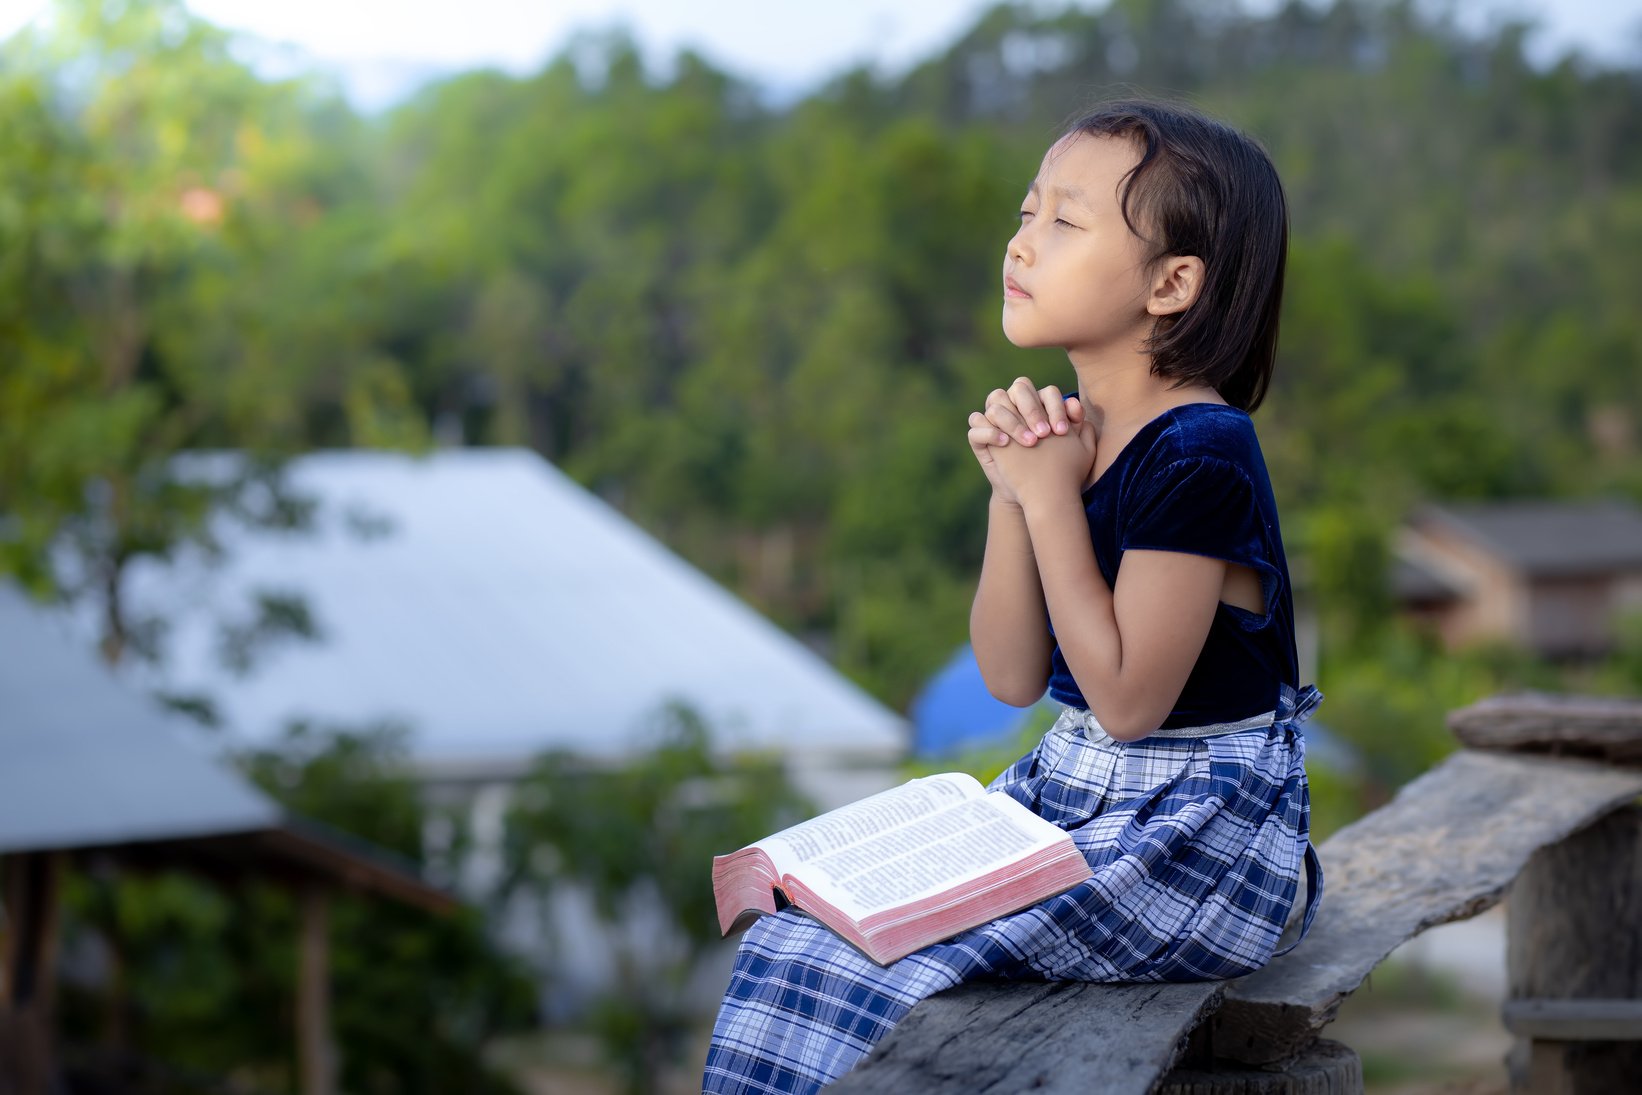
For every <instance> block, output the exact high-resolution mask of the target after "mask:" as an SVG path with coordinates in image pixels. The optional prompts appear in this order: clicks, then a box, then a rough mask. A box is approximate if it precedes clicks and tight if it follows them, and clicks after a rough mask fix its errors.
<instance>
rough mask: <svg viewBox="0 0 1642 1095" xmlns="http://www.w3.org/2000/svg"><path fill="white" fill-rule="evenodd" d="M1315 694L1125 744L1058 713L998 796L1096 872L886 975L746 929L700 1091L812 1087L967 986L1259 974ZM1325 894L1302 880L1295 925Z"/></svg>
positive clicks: (1296, 870) (826, 941) (849, 950)
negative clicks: (918, 1010) (934, 998)
mask: <svg viewBox="0 0 1642 1095" xmlns="http://www.w3.org/2000/svg"><path fill="white" fill-rule="evenodd" d="M1318 699H1320V695H1319V694H1318V693H1317V691H1316V689H1314V688H1310V687H1307V688H1305V689H1302V690H1300V691H1298V692H1296V691H1295V690H1294V689H1291V688H1287V687H1285V688H1284V690H1283V697H1282V701H1281V703H1280V705H1279V707H1278V710H1277V712H1276V716H1275V718H1274V719H1273V721H1272V723H1271V725H1270V726H1266V727H1260V728H1257V729H1249V730H1239V731H1235V732H1231V733H1225V734H1217V735H1213V736H1206V737H1148V738H1143V739H1141V740H1140V741H1137V742H1130V743H1123V742H1118V741H1114V740H1113V739H1111V738H1110V737H1107V736H1106V735H1105V734H1104V733H1102V732H1101V731H1100V730H1099V729H1098V728H1093V727H1090V728H1085V725H1084V720H1083V718H1081V717H1080V716H1079V713H1074V712H1070V711H1068V712H1066V713H1065V714H1063V715H1062V717H1061V718H1060V720H1059V721H1057V722H1056V724H1055V726H1054V727H1053V728H1052V729H1051V730H1050V731H1049V732H1048V733H1047V734H1046V735H1044V738H1043V740H1042V741H1041V742H1040V743H1039V744H1038V747H1037V748H1036V749H1034V750H1033V751H1032V752H1031V753H1029V754H1027V755H1026V756H1025V757H1022V758H1021V759H1020V760H1019V761H1017V762H1015V764H1014V766H1013V767H1011V768H1010V769H1009V770H1008V771H1007V772H1005V773H1004V774H1003V775H1001V776H999V777H998V778H997V779H996V780H995V781H993V784H992V788H993V789H994V790H1002V791H1005V792H1007V793H1008V794H1010V795H1012V796H1013V797H1015V798H1016V799H1019V800H1020V801H1021V802H1023V803H1025V804H1026V805H1027V806H1028V807H1030V808H1031V809H1033V810H1035V811H1037V813H1039V814H1041V815H1042V816H1043V817H1046V818H1048V819H1049V820H1050V821H1053V822H1054V823H1055V824H1057V825H1060V826H1061V827H1062V828H1065V829H1067V830H1068V831H1070V832H1071V834H1072V839H1073V841H1074V842H1076V844H1077V846H1078V848H1079V849H1080V850H1081V851H1082V852H1083V855H1084V857H1085V858H1086V859H1087V860H1088V861H1089V865H1090V867H1092V868H1093V869H1094V877H1092V878H1091V879H1089V880H1088V881H1087V882H1084V883H1081V884H1080V885H1078V886H1076V887H1074V888H1073V889H1071V890H1068V891H1067V892H1066V893H1064V894H1061V895H1060V896H1058V897H1053V898H1050V899H1049V900H1048V901H1045V902H1043V903H1042V904H1040V905H1036V906H1034V907H1032V908H1030V909H1027V910H1025V911H1023V912H1019V913H1015V914H1013V915H1011V916H1005V917H1003V918H1001V919H998V920H994V921H992V922H991V923H989V924H984V925H982V926H981V927H979V928H975V929H972V930H970V931H967V932H964V933H963V934H961V935H959V936H957V937H955V938H954V939H951V940H949V941H948V942H945V943H937V944H935V945H934V946H931V947H927V948H925V949H924V950H921V951H918V952H916V953H914V954H910V955H908V956H907V957H905V958H903V959H901V960H900V961H898V962H895V963H893V964H892V965H890V966H887V967H886V966H879V965H877V964H876V963H874V962H873V961H871V960H870V959H868V958H866V957H865V956H863V955H862V954H861V953H860V952H859V951H857V950H855V949H854V948H853V947H851V946H850V945H849V944H847V943H845V942H843V941H842V940H841V939H839V938H838V937H837V936H836V935H834V934H833V933H832V932H831V931H829V930H827V929H826V928H823V927H821V926H820V925H819V924H818V923H816V922H815V921H814V920H811V919H809V918H808V917H806V916H803V915H801V914H799V913H797V912H795V911H793V910H791V909H788V910H785V911H783V912H781V913H779V914H777V915H775V916H766V917H763V918H761V919H760V920H758V921H757V922H756V923H754V924H753V926H752V927H751V928H749V929H748V931H747V933H746V935H745V936H743V938H742V941H741V947H740V951H739V952H738V954H737V958H736V965H735V972H734V973H733V975H732V976H731V979H730V986H729V989H728V990H727V991H726V992H725V996H724V1002H723V1005H722V1007H721V1008H720V1010H719V1014H718V1021H717V1023H716V1024H715V1026H714V1028H713V1040H712V1046H711V1048H710V1049H709V1051H708V1054H707V1068H706V1073H705V1075H704V1078H703V1081H702V1089H703V1091H704V1092H713V1093H723V1095H753V1093H763V1092H813V1091H815V1090H817V1089H818V1088H820V1087H821V1086H822V1085H823V1084H826V1083H828V1082H830V1081H832V1080H834V1079H836V1078H837V1077H839V1076H840V1075H842V1074H843V1073H844V1072H846V1071H848V1070H849V1069H850V1068H851V1067H852V1066H853V1065H854V1064H855V1063H856V1062H857V1061H859V1060H860V1059H861V1058H862V1057H863V1056H865V1055H866V1053H867V1052H868V1051H869V1050H870V1049H871V1048H872V1047H873V1046H874V1045H876V1044H877V1042H878V1041H879V1040H880V1039H881V1038H883V1037H884V1035H885V1034H887V1033H888V1032H889V1030H890V1028H891V1027H893V1026H894V1025H895V1024H896V1023H897V1022H899V1021H900V1019H901V1017H902V1016H904V1015H905V1014H906V1013H907V1012H908V1011H909V1010H910V1009H911V1008H912V1006H913V1005H914V1004H916V1003H917V1002H918V1001H919V1000H922V999H923V998H925V997H926V996H930V995H932V994H934V993H936V992H939V991H941V990H942V989H945V988H950V987H951V986H953V985H956V984H959V983H960V982H963V981H973V980H982V979H1009V980H1051V981H1209V980H1218V979H1221V978H1228V977H1238V976H1241V975H1243V974H1245V973H1249V972H1252V971H1253V970H1256V969H1259V968H1260V967H1261V966H1263V965H1265V963H1266V962H1267V961H1269V960H1270V959H1271V957H1272V955H1273V954H1274V953H1275V952H1276V948H1277V940H1278V937H1279V935H1281V934H1282V931H1283V926H1284V923H1285V922H1286V921H1287V919H1288V916H1289V912H1290V910H1291V909H1292V907H1293V905H1294V901H1295V897H1296V894H1297V892H1298V889H1299V879H1300V871H1301V865H1302V862H1303V860H1304V859H1305V858H1306V853H1307V850H1308V841H1309V837H1310V810H1311V798H1310V792H1309V791H1308V789H1307V785H1306V771H1305V764H1304V760H1305V746H1304V742H1303V739H1302V737H1301V735H1300V733H1299V731H1298V727H1299V724H1300V723H1301V722H1303V721H1304V720H1305V718H1306V717H1307V716H1309V715H1310V713H1311V711H1312V709H1313V708H1315V706H1316V704H1317V701H1318ZM1312 866H1313V867H1315V863H1314V862H1313V864H1312ZM1321 889H1322V879H1321V874H1320V872H1319V873H1314V874H1313V876H1312V879H1311V883H1310V885H1309V887H1308V890H1309V892H1308V894H1307V902H1306V904H1307V910H1306V912H1307V916H1306V924H1307V926H1309V923H1310V918H1311V914H1312V913H1314V912H1315V908H1316V899H1317V897H1318V896H1319V894H1320V893H1321Z"/></svg>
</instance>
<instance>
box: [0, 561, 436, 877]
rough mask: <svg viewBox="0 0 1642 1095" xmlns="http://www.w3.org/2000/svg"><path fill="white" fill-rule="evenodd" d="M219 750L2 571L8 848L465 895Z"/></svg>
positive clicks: (2, 790)
mask: <svg viewBox="0 0 1642 1095" xmlns="http://www.w3.org/2000/svg"><path fill="white" fill-rule="evenodd" d="M216 752H217V751H216V749H214V748H213V747H212V746H211V743H209V742H207V741H205V740H202V738H201V731H200V730H199V728H198V727H197V726H195V725H193V724H192V723H191V722H190V721H188V720H186V719H184V718H182V717H181V716H178V715H176V714H174V713H172V712H169V711H167V710H166V709H164V708H163V707H161V706H159V705H158V704H157V703H156V702H154V701H153V700H150V699H149V698H148V697H146V696H144V695H142V694H140V693H139V692H137V691H136V690H134V689H132V688H131V687H130V686H129V685H127V684H126V683H125V682H122V681H120V680H119V679H118V678H117V677H116V676H115V675H114V674H113V673H111V672H109V670H108V669H107V668H106V667H105V666H104V665H103V664H102V662H101V661H100V660H99V659H98V657H97V655H96V653H95V652H94V648H93V647H92V645H91V644H90V643H89V642H88V641H87V640H86V638H85V635H84V634H83V631H82V629H81V628H78V627H76V626H75V622H74V621H73V619H71V618H70V617H69V616H68V615H67V614H66V613H64V612H61V611H58V610H54V609H50V608H45V607H42V606H40V605H37V604H35V603H34V602H32V601H30V600H29V599H28V598H27V597H25V596H24V595H23V594H22V593H20V592H19V591H18V590H17V589H16V588H15V587H13V586H11V585H9V584H6V583H4V582H0V855H3V854H5V853H8V852H39V851H69V850H74V849H89V848H119V849H122V850H124V851H126V852H127V853H128V854H133V855H143V856H147V857H149V858H159V859H161V860H167V861H192V862H196V863H199V864H200V865H205V866H209V867H211V868H213V869H217V870H222V869H228V870H244V869H247V868H249V869H257V868H259V867H273V868H277V869H279V870H284V871H289V870H295V871H297V872H299V873H301V874H304V875H309V876H312V875H318V876H322V877H326V878H330V879H334V880H340V881H342V882H344V883H345V884H348V885H351V886H360V887H365V888H369V889H373V890H376V891H379V892H382V893H386V894H389V895H391V896H394V897H397V898H399V899H400V900H405V901H411V902H415V903H417V904H421V905H424V906H427V907H430V908H434V909H443V908H448V907H450V905H451V904H452V903H453V902H452V901H451V899H450V898H449V897H448V896H447V895H446V894H444V893H442V892H440V891H438V890H436V889H433V888H432V887H430V886H427V885H426V884H425V883H423V882H422V881H421V879H420V878H419V877H417V874H416V870H415V867H414V865H412V864H410V863H406V862H399V861H397V859H396V857H394V856H392V855H390V854H389V853H387V852H386V851H384V850H383V849H380V848H376V847H374V846H373V845H369V844H367V843H365V842H363V841H360V840H358V839H357V838H353V837H349V836H348V835H347V834H343V833H338V832H334V831H332V830H329V829H326V828H325V827H323V826H319V825H315V824H313V823H311V822H307V821H304V820H302V819H300V818H296V817H293V816H291V815H290V814H288V813H287V812H286V811H285V809H284V808H283V807H282V806H280V805H279V804H278V803H277V802H275V801H274V800H273V799H271V798H269V797H268V796H267V795H265V794H263V793H262V791H260V790H259V789H257V788H256V787H255V786H254V785H252V784H251V783H250V781H248V780H247V779H245V777H244V776H242V775H240V774H239V773H238V772H237V771H234V770H233V769H232V768H230V767H229V766H228V765H227V764H226V763H224V762H223V761H222V760H220V759H219V758H218V757H217V756H216ZM161 845H164V846H165V848H166V849H167V850H166V851H164V852H161V851H157V850H156V849H158V848H159V847H160V846H161Z"/></svg>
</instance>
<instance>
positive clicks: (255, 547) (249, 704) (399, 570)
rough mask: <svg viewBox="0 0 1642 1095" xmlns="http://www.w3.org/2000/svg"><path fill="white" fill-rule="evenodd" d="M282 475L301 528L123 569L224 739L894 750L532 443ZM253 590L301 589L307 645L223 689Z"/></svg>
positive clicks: (173, 675)
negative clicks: (306, 508) (231, 621)
mask: <svg viewBox="0 0 1642 1095" xmlns="http://www.w3.org/2000/svg"><path fill="white" fill-rule="evenodd" d="M215 459H230V460H231V459H234V458H232V457H216V458H215ZM206 466H209V464H207V465H206ZM288 482H289V483H290V484H291V486H292V487H293V488H294V489H295V490H296V491H297V492H299V493H301V494H305V495H308V496H311V497H313V498H315V499H316V500H317V501H318V503H319V505H318V508H317V510H316V513H315V518H314V522H313V528H312V529H311V530H308V531H303V532H299V533H289V534H287V533H278V532H269V531H254V532H253V531H248V530H246V529H244V528H243V527H241V526H238V525H233V526H227V525H226V524H225V526H224V527H223V528H222V530H221V531H220V532H219V534H218V536H219V539H220V541H221V543H222V544H223V546H224V548H225V549H226V552H227V558H226V560H225V561H223V562H222V563H220V564H219V565H217V566H214V567H212V566H208V565H206V564H205V563H204V561H203V560H201V559H198V558H193V559H189V558H180V559H178V560H176V561H174V562H173V563H171V564H169V565H167V564H161V563H158V562H153V561H145V562H144V563H143V564H142V565H140V566H136V567H134V568H133V571H132V573H131V584H130V587H129V589H130V592H131V596H132V601H133V603H134V604H136V605H138V606H140V607H149V606H152V607H154V608H156V609H157V610H158V611H159V612H160V614H161V615H162V616H164V617H166V618H167V619H169V620H170V622H171V630H170V633H169V640H168V644H169V645H168V654H169V661H168V664H167V667H166V669H165V671H164V672H165V676H164V680H163V682H161V683H163V684H164V685H165V686H166V687H168V688H170V689H173V690H175V691H182V692H187V691H202V692H205V693H207V694H209V695H210V696H212V697H213V698H214V699H215V700H216V701H217V703H218V706H219V709H220V710H221V712H222V713H223V714H224V716H225V721H226V722H227V723H228V725H229V727H230V729H231V730H233V731H234V732H235V733H237V734H240V735H246V736H249V737H251V738H253V739H258V740H266V739H267V738H268V737H270V736H272V735H273V734H274V733H275V732H277V730H278V729H279V728H280V727H281V726H282V725H283V724H284V723H285V722H286V721H287V720H289V719H291V718H297V717H309V718H314V719H316V720H321V721H325V722H330V723H340V724H347V725H358V724H361V723H364V722H368V721H373V720H378V719H384V718H389V719H396V720H399V721H401V722H403V723H405V724H406V725H408V726H409V727H410V729H411V734H412V736H411V741H410V745H411V751H412V754H413V757H414V758H415V759H416V760H417V761H418V762H421V763H430V762H431V763H435V764H442V763H451V764H458V765H459V764H463V763H469V762H472V763H485V762H491V761H498V762H507V761H516V760H521V759H523V758H526V757H528V756H530V755H533V754H535V753H537V752H539V751H541V750H543V749H547V748H566V749H572V750H576V751H578V752H582V753H586V754H592V755H599V754H603V755H620V754H623V753H628V752H632V751H635V750H638V749H642V748H644V747H645V746H646V744H647V743H648V742H649V741H651V740H652V738H651V737H650V734H649V731H650V729H651V728H652V727H653V726H654V723H655V715H656V713H657V711H658V710H659V709H660V707H661V705H663V704H664V703H666V702H668V701H669V700H674V699H682V700H684V701H686V702H688V703H689V704H691V705H692V706H693V707H695V708H696V710H698V711H699V712H700V713H701V714H702V715H703V716H704V717H705V718H706V719H707V721H708V725H709V726H710V727H711V728H712V729H713V730H714V732H715V741H723V742H724V743H725V744H726V745H728V746H733V747H738V748H741V747H755V748H769V749H775V750H781V751H784V752H794V751H796V752H811V751H814V752H831V753H844V754H861V755H865V756H870V757H873V758H884V757H891V756H898V755H900V754H902V753H903V752H904V751H905V745H906V741H907V732H906V728H905V724H904V722H903V720H902V719H901V718H900V717H899V716H897V715H896V714H895V713H894V712H892V711H890V710H889V709H888V708H886V707H884V706H883V705H881V704H880V703H878V702H877V701H876V700H874V699H873V698H872V697H871V696H869V695H867V694H866V693H865V692H864V691H863V690H861V689H860V688H858V687H857V686H855V685H854V684H853V683H851V682H850V681H848V680H847V679H846V678H845V677H843V676H842V675H841V674H840V673H838V672H837V671H835V670H834V669H832V668H831V667H830V666H829V665H827V664H826V662H824V661H823V660H822V659H821V658H820V657H818V656H817V655H816V654H814V653H813V652H812V651H810V650H809V648H807V647H805V646H804V645H803V644H802V643H800V642H798V641H797V640H796V639H794V638H792V637H791V636H789V635H788V634H786V633H785V632H783V631H782V630H781V629H780V628H778V627H776V626H775V625H774V624H772V623H770V622H769V621H768V620H766V619H764V618H763V617H762V616H760V615H759V614H758V613H756V612H754V611H753V610H752V609H750V608H749V607H747V606H746V605H745V604H743V603H742V602H741V601H739V600H738V599H736V598H735V597H734V596H732V595H731V594H730V593H728V592H727V591H725V590H724V589H723V588H721V587H720V586H718V585H717V584H715V583H714V582H713V581H711V580H710V579H708V578H707V577H706V576H704V575H703V574H701V573H700V572H699V571H697V570H696V569H695V568H693V567H691V566H690V565H689V564H688V563H686V562H684V561H683V560H682V559H680V558H679V557H678V556H676V555H674V554H673V553H672V552H671V551H669V550H668V549H667V548H665V547H664V546H662V545H661V544H660V543H658V542H657V541H656V540H654V539H653V538H651V537H650V536H649V535H648V534H646V533H645V532H643V531H642V530H640V529H639V528H638V527H637V526H635V525H634V524H632V523H631V522H630V521H628V520H627V519H626V518H624V517H623V516H622V515H621V514H619V513H618V512H616V511H615V510H614V509H612V508H611V507H610V506H608V505H606V504H605V503H604V502H602V501H600V500H599V499H598V498H596V497H594V496H593V495H592V494H590V493H588V492H587V491H585V490H584V489H582V488H581V487H580V486H579V485H577V484H576V483H575V482H573V481H572V480H571V479H569V478H568V477H567V476H565V475H564V474H563V473H562V472H560V471H558V470H557V469H556V468H554V467H553V466H552V465H550V464H548V463H547V462H546V461H544V460H543V459H541V458H540V457H539V456H537V455H536V454H534V453H532V452H530V451H528V450H524V449H455V450H446V451H441V452H438V453H436V454H434V455H431V456H428V457H420V458H419V457H413V456H408V455H403V454H397V453H384V452H365V451H358V452H352V451H349V452H326V453H318V454H313V455H309V456H305V457H301V458H299V459H297V460H295V461H294V462H293V463H292V464H291V465H289V468H288ZM371 526H377V527H379V528H382V529H386V531H385V532H379V533H378V534H376V535H368V534H363V533H362V532H361V531H360V530H361V529H367V528H369V527H371ZM258 590H269V591H277V592H282V593H291V594H297V595H300V596H301V597H303V598H304V599H305V600H306V601H307V604H308V607H309V608H310V609H311V611H312V613H313V615H314V617H315V620H316V623H317V626H318V629H319V631H320V633H321V637H320V640H319V641H317V642H311V643H304V642H289V643H283V644H279V645H277V646H275V647H273V648H271V649H269V650H267V651H265V652H264V653H263V654H262V655H261V656H259V658H258V659H257V660H256V662H255V663H254V664H253V667H252V669H251V670H250V672H249V673H248V674H247V675H246V676H244V677H237V676H234V675H233V674H232V673H231V672H230V671H229V670H227V669H226V668H224V667H223V666H222V665H221V664H220V659H219V658H218V657H217V654H216V644H217V625H218V621H219V620H220V619H222V618H244V617H245V615H246V614H247V611H248V606H249V605H250V603H251V601H250V598H251V595H252V594H253V592H255V591H258Z"/></svg>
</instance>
